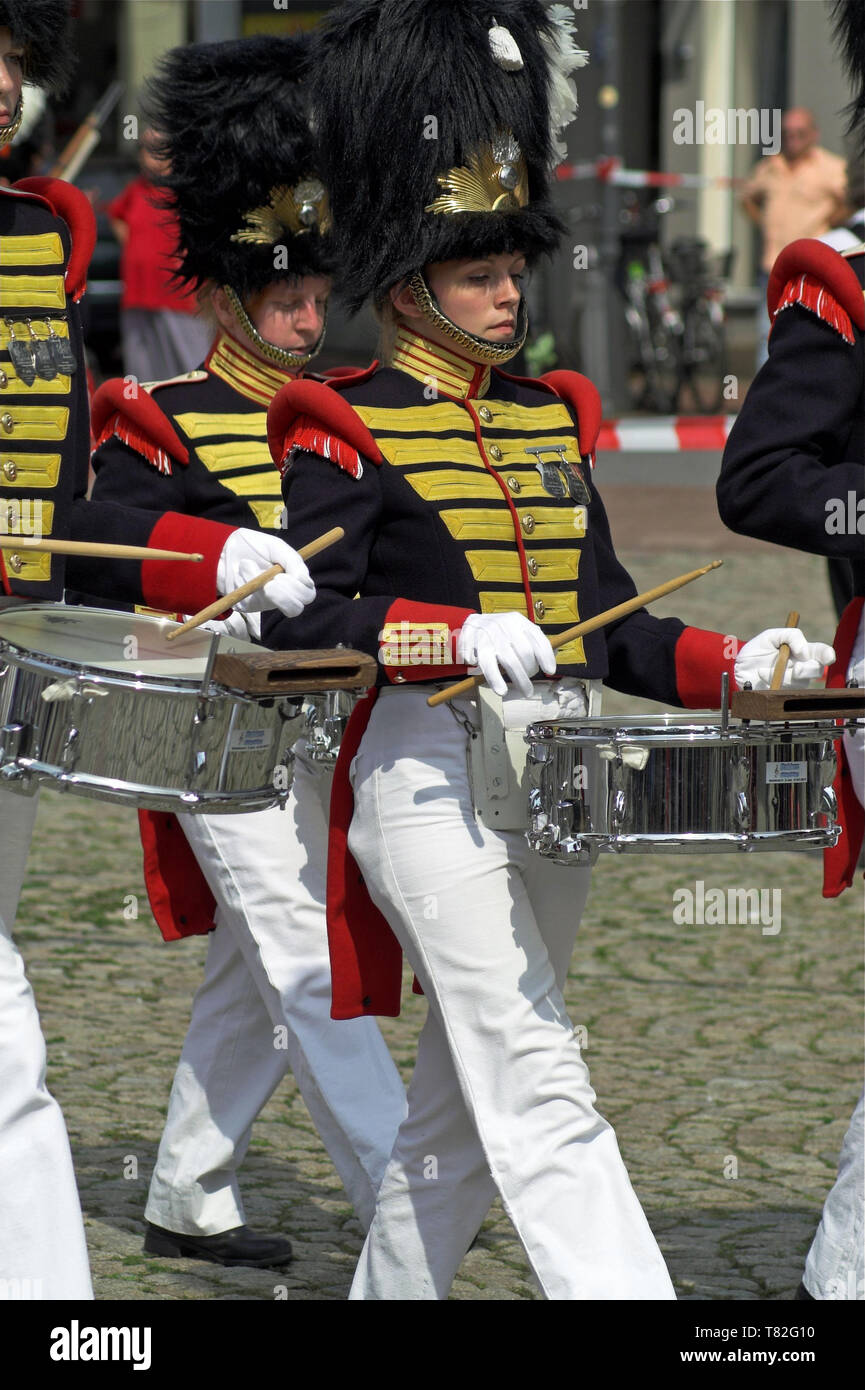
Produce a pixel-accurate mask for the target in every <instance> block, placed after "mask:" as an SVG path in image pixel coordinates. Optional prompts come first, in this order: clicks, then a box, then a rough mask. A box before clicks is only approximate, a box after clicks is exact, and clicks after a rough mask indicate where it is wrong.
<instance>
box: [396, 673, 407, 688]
mask: <svg viewBox="0 0 865 1390" xmlns="http://www.w3.org/2000/svg"><path fill="white" fill-rule="evenodd" d="M393 679H394V684H395V685H405V683H406V679H407V678H406V677H405V676H404V675H403V673H402V671H397V673H396V675H395V676H394V678H393Z"/></svg>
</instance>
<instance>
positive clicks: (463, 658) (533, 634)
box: [457, 613, 556, 698]
mask: <svg viewBox="0 0 865 1390" xmlns="http://www.w3.org/2000/svg"><path fill="white" fill-rule="evenodd" d="M457 661H460V662H464V663H465V664H466V666H474V667H476V668H478V669H479V670H480V673H481V675H482V676H483V678H484V680H485V681H486V683H487V685H488V686H490V688H491V689H492V690H494V691H495V693H496V694H497V695H506V694H507V689H508V687H507V684H506V683H505V680H504V678H503V677H502V671H504V672H505V675H508V676H510V678H511V680H512V681H513V683H514V686H515V687H516V689H517V690H518V691H519V693H520V694H521V695H524V696H525V697H526V698H528V697H529V696H530V695H531V693H532V680H531V678H532V676H533V675H534V674H535V672H536V671H537V669H538V667H539V666H540V667H541V668H542V670H543V671H545V672H546V674H547V675H548V676H552V675H554V674H555V670H556V654H555V652H554V651H553V649H552V647H551V646H550V642H549V638H548V637H546V636H545V635H544V633H543V632H542V631H541V629H540V628H539V627H538V625H537V623H532V622H529V620H528V618H525V617H523V615H522V613H472V614H471V615H470V616H469V617H468V618H466V620H465V623H464V624H463V626H462V628H461V630H460V635H459V638H458V640H457Z"/></svg>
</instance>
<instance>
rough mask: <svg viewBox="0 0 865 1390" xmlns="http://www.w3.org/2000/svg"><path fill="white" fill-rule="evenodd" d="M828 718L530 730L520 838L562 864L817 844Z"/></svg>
mask: <svg viewBox="0 0 865 1390" xmlns="http://www.w3.org/2000/svg"><path fill="white" fill-rule="evenodd" d="M838 733H839V731H838V728H837V726H836V725H835V724H834V723H833V722H832V721H831V720H826V719H823V720H815V721H812V722H800V723H796V724H792V725H791V724H785V723H756V722H754V721H747V720H746V721H741V722H734V721H730V722H728V723H727V724H724V723H723V722H722V721H721V718H720V715H719V714H718V713H716V712H715V713H707V714H703V713H697V714H691V713H688V714H687V715H683V714H681V713H679V714H664V715H659V716H657V717H653V716H631V717H617V718H606V719H589V720H586V721H585V722H561V723H550V724H533V725H532V726H531V727H530V728H529V729H528V730H527V732H526V742H527V743H528V745H529V749H528V757H527V778H528V784H529V831H528V839H529V843H530V844H531V845H532V847H533V848H534V849H535V850H537V851H538V853H539V854H542V855H545V856H547V857H548V858H551V859H553V860H556V861H557V862H559V863H562V864H591V863H594V861H595V860H596V859H597V857H598V854H599V853H600V852H601V851H602V850H604V851H609V852H611V853H614V854H658V853H665V854H671V853H672V854H693V853H704V852H706V851H710V852H723V851H731V850H746V851H747V850H795V849H809V848H813V849H825V848H826V847H828V846H831V845H834V844H835V842H836V840H837V838H838V834H839V827H838V826H837V825H836V824H835V821H836V804H835V795H834V792H833V790H832V783H833V781H834V778H835V767H836V758H835V748H834V740H835V739H836V738H837V737H838Z"/></svg>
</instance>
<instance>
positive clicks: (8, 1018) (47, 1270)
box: [0, 787, 93, 1299]
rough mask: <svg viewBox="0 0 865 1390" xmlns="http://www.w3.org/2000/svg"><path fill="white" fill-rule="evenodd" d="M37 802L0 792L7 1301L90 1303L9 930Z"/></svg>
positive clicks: (2, 1259) (0, 1174)
mask: <svg viewBox="0 0 865 1390" xmlns="http://www.w3.org/2000/svg"><path fill="white" fill-rule="evenodd" d="M37 800H38V798H37V797H36V796H32V797H31V796H21V795H18V794H16V793H14V792H11V791H9V789H8V788H6V787H0V1299H7V1298H15V1299H17V1298H50V1299H83V1298H92V1297H93V1290H92V1288H91V1284H90V1269H89V1266H88V1263H87V1245H86V1242H85V1239H84V1225H83V1223H82V1220H81V1207H80V1204H79V1201H78V1189H77V1187H76V1186H75V1174H74V1172H73V1170H72V1155H71V1153H70V1152H69V1139H68V1138H67V1135H66V1125H65V1124H64V1122H63V1115H62V1113H61V1110H60V1106H59V1105H58V1104H57V1101H56V1100H55V1099H54V1097H53V1096H52V1095H51V1093H50V1092H49V1091H48V1090H47V1088H46V1086H45V1041H44V1039H43V1037H42V1030H41V1028H40V1026H39V1015H38V1013H37V1011H36V1002H35V1000H34V998H33V991H32V989H31V988H30V985H29V984H28V983H27V978H26V976H25V974H24V962H23V961H22V959H21V955H20V952H19V951H18V948H17V947H16V945H15V943H14V941H13V940H12V927H13V925H14V922H15V913H16V912H17V910H18V898H19V896H20V893H21V886H22V884H23V882H24V873H25V870H26V867H27V852H28V850H29V848H30V839H31V836H32V834H33V823H34V821H35V819H36V806H37Z"/></svg>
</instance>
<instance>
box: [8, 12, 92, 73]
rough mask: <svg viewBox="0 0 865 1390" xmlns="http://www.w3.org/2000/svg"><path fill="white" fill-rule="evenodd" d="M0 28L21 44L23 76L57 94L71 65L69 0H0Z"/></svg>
mask: <svg viewBox="0 0 865 1390" xmlns="http://www.w3.org/2000/svg"><path fill="white" fill-rule="evenodd" d="M0 29H11V31H12V37H13V38H14V39H15V41H16V42H17V43H20V44H23V45H24V48H25V54H24V76H25V77H26V78H27V81H28V82H32V83H33V84H34V86H36V87H44V88H45V89H46V91H49V92H55V93H59V92H62V91H64V89H65V88H66V86H67V84H68V81H69V77H70V75H71V72H72V68H73V66H74V64H73V61H72V58H71V49H70V43H69V0H0Z"/></svg>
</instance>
